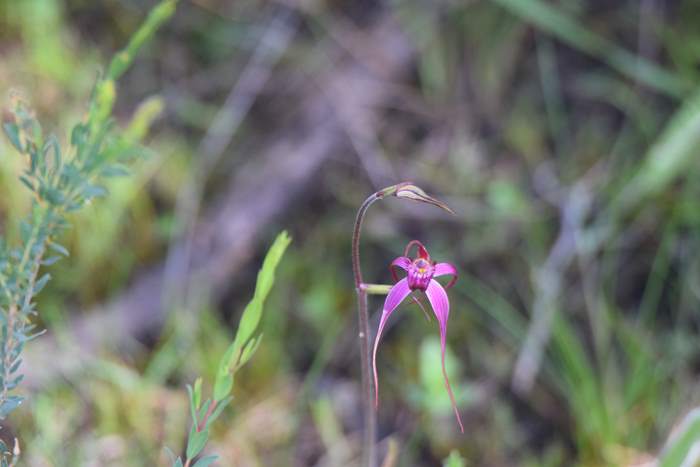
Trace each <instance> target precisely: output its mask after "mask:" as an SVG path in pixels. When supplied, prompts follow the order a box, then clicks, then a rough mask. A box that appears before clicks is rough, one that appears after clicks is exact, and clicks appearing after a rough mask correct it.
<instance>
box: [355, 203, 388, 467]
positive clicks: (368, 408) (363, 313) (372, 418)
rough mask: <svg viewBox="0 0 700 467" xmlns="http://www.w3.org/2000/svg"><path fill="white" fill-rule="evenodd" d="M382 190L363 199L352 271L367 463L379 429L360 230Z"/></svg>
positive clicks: (372, 461)
mask: <svg viewBox="0 0 700 467" xmlns="http://www.w3.org/2000/svg"><path fill="white" fill-rule="evenodd" d="M381 193H382V192H381V191H380V192H377V193H374V194H373V195H371V196H370V197H369V198H367V199H366V200H365V202H364V203H362V206H360V209H359V210H358V211H357V217H356V218H355V228H354V229H353V233H352V271H353V276H354V278H355V291H356V292H357V317H358V321H359V333H358V337H359V339H360V364H361V368H362V411H363V415H364V425H365V431H364V439H363V450H362V457H363V465H365V466H367V467H375V466H376V465H377V459H376V452H375V446H374V441H375V438H376V431H377V414H376V412H375V410H374V406H373V405H372V383H371V380H370V377H369V313H368V312H367V289H366V287H365V285H366V284H365V283H364V282H363V281H362V271H361V269H360V231H361V229H362V221H363V220H364V217H365V213H366V212H367V209H368V208H369V207H370V206H371V205H372V203H374V202H375V201H377V200H378V199H381V198H383V197H384V196H383V194H381Z"/></svg>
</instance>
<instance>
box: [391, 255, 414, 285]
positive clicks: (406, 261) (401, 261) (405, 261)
mask: <svg viewBox="0 0 700 467" xmlns="http://www.w3.org/2000/svg"><path fill="white" fill-rule="evenodd" d="M410 265H411V259H410V258H407V257H405V256H399V257H398V258H396V259H395V260H394V261H392V262H391V264H390V265H389V269H390V270H391V275H392V277H393V278H394V280H395V281H398V280H399V277H398V276H397V275H396V270H395V269H394V268H397V267H398V268H401V269H403V270H404V271H407V270H408V267H409V266H410Z"/></svg>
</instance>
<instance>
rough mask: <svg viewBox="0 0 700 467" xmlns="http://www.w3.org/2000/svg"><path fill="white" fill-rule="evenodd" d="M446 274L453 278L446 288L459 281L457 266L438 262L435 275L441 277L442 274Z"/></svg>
mask: <svg viewBox="0 0 700 467" xmlns="http://www.w3.org/2000/svg"><path fill="white" fill-rule="evenodd" d="M446 275H451V276H453V277H452V280H451V281H450V282H449V283H448V284H447V285H446V286H445V288H446V289H449V288H450V287H452V286H453V285H454V284H455V282H457V268H455V267H454V266H453V265H451V264H450V263H438V264H436V265H435V272H434V273H433V277H440V276H446Z"/></svg>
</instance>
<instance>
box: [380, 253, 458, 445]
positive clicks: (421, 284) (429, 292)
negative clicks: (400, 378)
mask: <svg viewBox="0 0 700 467" xmlns="http://www.w3.org/2000/svg"><path fill="white" fill-rule="evenodd" d="M414 245H416V246H417V247H418V257H417V258H415V259H413V260H412V259H410V258H409V257H408V253H409V251H410V249H411V247H413V246H414ZM390 268H391V274H392V276H393V277H394V280H396V281H398V282H396V284H394V286H393V287H392V288H391V290H389V294H388V295H387V297H386V300H385V302H384V310H383V311H382V317H381V320H380V321H379V329H378V330H377V337H376V338H375V339H374V351H373V352H372V368H373V370H374V387H375V391H374V394H375V400H374V403H375V406H377V405H379V384H378V378H377V347H378V346H379V340H380V339H381V337H382V331H383V330H384V326H385V325H386V322H387V321H388V319H389V316H391V313H393V312H394V310H395V309H396V308H397V307H398V306H399V304H400V303H401V302H403V301H404V299H405V298H406V297H408V296H409V295H410V294H411V292H414V291H417V290H420V291H423V292H424V293H425V295H426V296H427V297H428V301H429V302H430V305H431V306H432V308H433V313H435V317H436V318H437V321H438V324H439V326H440V348H441V351H442V375H443V377H444V378H445V387H446V388H447V393H448V394H449V395H450V401H451V402H452V408H453V409H454V412H455V415H456V417H457V423H459V428H460V429H461V430H462V433H464V425H462V419H461V418H460V416H459V411H458V410H457V404H456V403H455V398H454V395H453V394H452V388H451V387H450V381H449V379H448V378H447V371H446V370H445V338H446V334H447V318H448V316H449V314H450V301H449V300H448V298H447V292H445V289H448V288H450V287H452V285H454V283H455V282H456V281H457V270H456V269H455V267H454V266H453V265H451V264H450V263H437V264H435V262H434V261H431V259H430V255H429V254H428V251H427V250H426V249H425V247H424V246H423V244H422V243H421V242H419V241H418V240H413V241H411V242H409V244H408V245H407V246H406V250H405V251H404V256H399V257H398V258H396V259H395V260H394V261H392V262H391V266H390ZM395 268H401V269H403V270H404V271H406V273H407V274H406V277H404V278H403V279H401V280H398V277H397V275H396V270H395ZM445 275H451V276H452V280H450V282H449V283H448V284H447V285H446V286H445V287H444V288H443V286H442V285H440V283H439V282H438V281H436V280H435V279H434V278H435V277H440V276H445ZM411 298H412V299H413V300H414V301H416V302H417V303H418V304H419V305H421V304H420V301H419V299H418V298H417V297H415V296H412V297H411ZM421 308H422V305H421Z"/></svg>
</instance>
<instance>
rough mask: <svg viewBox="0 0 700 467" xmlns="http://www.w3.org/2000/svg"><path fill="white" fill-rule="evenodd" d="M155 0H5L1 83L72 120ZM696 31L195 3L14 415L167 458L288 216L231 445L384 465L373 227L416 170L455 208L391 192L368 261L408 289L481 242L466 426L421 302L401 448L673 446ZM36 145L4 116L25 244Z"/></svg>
mask: <svg viewBox="0 0 700 467" xmlns="http://www.w3.org/2000/svg"><path fill="white" fill-rule="evenodd" d="M153 3H154V2H142V1H136V0H109V1H93V2H90V1H85V0H0V90H2V91H3V94H4V95H5V96H4V97H3V98H4V99H6V100H7V99H9V93H10V90H14V92H19V93H20V94H21V95H23V96H24V97H25V98H26V99H27V100H28V101H30V102H31V104H32V106H33V108H34V109H35V112H36V114H37V116H38V117H39V119H40V120H41V121H42V122H43V124H44V126H45V127H46V128H48V129H49V130H53V131H55V132H56V133H57V134H58V135H59V138H60V139H61V140H62V141H65V140H67V138H68V135H67V134H66V132H67V129H68V128H70V127H71V126H72V125H74V124H75V123H76V122H77V121H79V120H80V119H81V118H82V117H83V116H84V114H85V112H86V108H85V103H86V102H87V99H88V97H89V95H90V92H91V90H92V87H93V86H94V83H95V81H96V79H97V77H98V76H99V74H100V73H101V70H102V69H103V68H102V67H103V66H104V64H106V63H108V61H109V58H110V57H111V56H112V54H113V53H114V52H115V51H116V50H118V49H119V48H120V47H121V46H123V44H125V43H126V42H127V40H128V38H129V37H130V35H131V34H132V33H133V32H134V31H135V30H136V28H137V27H138V25H139V24H140V22H141V21H142V19H143V17H144V16H145V14H146V13H147V12H148V10H149V8H150V7H152V6H153ZM698 25H700V4H698V2H695V1H693V0H677V1H671V0H640V1H617V0H615V1H593V0H591V1H583V0H557V1H544V0H465V1H452V0H440V1H426V0H387V1H384V2H374V1H369V0H361V1H346V0H338V1H331V0H328V1H320V0H319V1H311V0H308V1H304V0H298V1H294V0H289V1H284V2H264V1H259V0H243V1H237V2H234V1H230V0H181V2H180V4H179V6H178V11H177V13H176V14H175V16H174V17H173V18H172V20H171V21H170V22H169V23H168V24H166V25H165V26H164V28H163V29H162V30H161V31H160V32H159V33H158V34H157V35H156V37H155V38H154V39H153V41H152V42H151V43H150V44H149V45H148V46H147V47H146V49H145V50H144V51H143V53H141V55H140V56H139V57H138V59H137V61H136V63H135V64H134V66H133V67H132V68H131V70H130V71H128V72H127V74H126V75H125V76H124V77H123V78H122V79H121V80H120V82H119V88H118V96H119V97H118V102H117V108H116V115H117V118H118V119H119V120H122V122H123V123H125V122H128V121H129V119H130V116H131V115H132V113H133V110H134V108H135V107H136V106H137V105H138V103H139V102H141V101H142V100H144V99H146V98H148V97H151V96H154V95H155V96H159V98H160V99H162V102H163V103H164V109H165V110H164V113H163V115H162V117H161V118H160V120H158V122H157V124H156V125H155V127H154V129H153V131H152V133H151V136H150V137H149V141H148V147H149V148H150V155H149V157H147V158H146V159H145V160H144V161H142V162H141V163H139V165H138V166H137V167H136V168H135V169H134V172H135V176H133V177H129V178H124V179H116V180H115V181H113V182H110V184H109V186H108V188H109V192H110V196H109V197H107V198H106V199H104V200H101V201H99V202H96V203H94V206H92V207H91V208H89V209H86V210H84V211H83V212H81V213H80V214H79V215H76V216H75V217H74V218H72V219H71V221H72V224H73V228H72V229H71V230H70V231H69V232H68V233H67V234H66V236H65V238H64V239H63V241H62V242H61V243H63V244H64V245H66V246H67V247H68V248H69V249H70V251H71V256H70V258H68V259H67V260H64V261H62V262H60V263H58V264H57V265H56V266H53V270H52V276H53V277H54V279H53V280H52V281H51V282H50V283H49V285H48V286H47V288H46V289H45V290H44V291H43V292H42V294H41V296H40V297H39V309H40V310H41V314H40V318H39V319H40V323H41V325H42V326H44V327H46V328H47V329H48V333H47V334H46V335H45V336H42V337H41V338H39V339H38V340H36V341H34V342H32V344H31V345H30V346H29V348H28V349H27V351H26V353H27V358H26V364H25V373H26V374H27V381H26V384H25V385H24V388H23V390H24V391H25V392H26V393H27V395H28V396H29V399H28V401H27V402H26V404H25V405H23V406H22V407H21V408H20V409H19V410H17V411H15V412H14V413H13V415H12V416H11V418H10V419H9V421H8V423H7V424H6V426H5V427H3V434H2V437H3V439H6V440H10V439H12V437H14V436H17V437H18V438H19V439H20V440H21V441H22V450H23V458H24V461H25V462H26V463H27V465H33V466H66V465H86V466H88V465H89V466H103V465H115V466H116V465H144V466H145V465H165V463H166V462H167V457H166V456H165V454H164V453H163V450H162V447H163V446H164V445H167V446H170V447H172V448H174V450H176V451H177V450H178V449H181V448H182V446H183V445H184V442H185V438H186V435H187V430H188V426H187V423H188V421H187V417H188V408H187V393H186V391H185V390H184V387H185V384H187V383H191V382H192V381H193V380H194V378H195V377H196V376H198V375H200V374H201V375H203V376H204V380H205V382H212V381H213V380H214V374H215V372H216V368H217V364H218V361H219V358H220V356H221V355H222V354H223V352H224V351H225V349H226V347H227V345H228V343H229V342H230V340H231V338H232V335H233V333H234V331H235V323H237V322H238V319H239V316H240V313H241V311H242V308H243V306H244V305H245V303H246V302H247V301H248V300H249V299H250V297H251V294H252V291H253V285H254V282H255V275H256V273H257V270H258V267H259V263H260V261H261V258H262V255H263V254H264V252H265V250H266V248H267V246H268V245H269V244H270V242H271V240H272V239H273V238H274V235H275V234H276V233H277V232H278V231H280V230H281V229H282V228H286V229H288V230H289V231H290V234H291V235H292V237H293V239H294V242H293V244H292V246H291V247H290V249H289V251H288V253H287V254H286V256H285V258H284V260H283V261H282V264H281V266H280V270H279V271H278V275H277V281H276V284H275V287H274V289H273V291H272V294H271V296H270V298H269V300H268V303H267V306H266V312H265V316H264V321H263V323H262V329H263V332H264V338H263V341H262V344H261V346H260V348H259V350H258V352H257V353H256V355H255V356H254V358H253V360H252V362H251V364H249V365H248V366H247V367H246V368H244V369H243V370H241V372H240V374H239V376H238V379H237V383H236V388H235V391H234V395H235V399H234V401H233V402H232V404H231V407H229V408H228V409H227V410H226V412H225V413H224V414H223V415H222V417H221V419H220V420H219V421H218V423H217V424H216V425H215V427H214V432H212V441H211V443H210V445H209V446H208V450H210V451H212V452H216V453H218V454H220V455H221V460H220V461H219V462H220V465H236V466H262V465H265V466H268V465H297V466H307V465H309V466H310V465H319V466H337V465H356V463H357V460H358V454H359V451H358V450H359V441H360V439H361V435H360V430H361V426H362V423H361V418H360V410H359V408H360V406H361V401H360V400H359V399H358V397H359V395H360V389H359V365H358V356H357V350H356V338H355V336H356V326H357V323H356V316H355V311H354V291H353V286H352V273H351V268H350V235H351V228H352V223H353V220H354V216H355V211H356V209H357V207H358V206H359V205H360V203H361V202H362V201H363V200H364V198H365V197H366V196H367V195H368V194H370V193H371V192H373V191H375V190H376V189H378V188H381V187H383V186H386V185H390V184H393V183H396V182H398V181H401V180H414V181H415V182H416V183H418V184H419V185H420V186H421V187H423V188H425V189H426V191H429V192H430V193H431V194H434V195H436V196H437V197H439V198H441V199H443V200H445V201H446V202H448V204H450V206H451V207H452V208H453V209H454V210H455V211H456V213H457V215H456V216H453V217H448V216H445V215H443V214H442V213H441V212H439V211H438V210H434V209H432V208H430V207H423V206H415V205H414V204H413V203H402V202H400V201H397V200H387V201H385V202H383V203H381V204H380V205H378V207H375V208H373V209H372V210H371V211H370V214H369V217H368V219H367V224H366V230H365V234H364V237H363V246H362V248H363V250H362V255H363V268H364V274H365V277H366V278H367V279H368V280H370V281H372V282H380V283H381V282H383V283H386V282H388V281H389V280H390V275H389V272H388V269H387V265H388V264H389V262H390V261H391V259H393V258H394V257H395V256H398V255H400V253H401V252H402V250H403V247H404V245H405V244H406V242H407V241H408V240H410V239H413V238H417V239H420V240H421V241H423V242H424V243H425V244H426V245H427V246H428V248H429V249H430V252H431V254H432V256H433V257H434V258H435V259H437V260H438V261H450V262H453V263H454V264H455V265H456V266H457V268H458V270H459V271H460V274H461V275H460V280H459V281H458V282H457V285H456V287H455V289H453V292H451V301H452V316H451V320H450V326H449V331H448V343H449V355H448V356H449V362H448V365H449V366H450V369H451V372H452V373H453V376H452V384H453V387H454V388H455V390H456V393H457V398H458V402H459V406H460V410H461V413H462V414H463V418H464V421H465V428H466V432H467V433H466V434H465V435H460V434H459V431H458V429H457V427H456V425H455V423H454V420H453V415H452V413H451V410H450V404H449V399H448V398H447V394H446V393H445V391H444V388H443V386H442V384H443V383H442V375H441V373H440V367H439V341H438V339H437V327H436V325H435V322H434V321H432V322H431V323H430V324H426V322H425V320H424V318H423V317H422V313H420V311H419V310H418V308H417V307H415V306H412V305H403V306H402V309H401V310H400V311H399V312H398V313H397V314H396V317H395V318H394V319H393V320H392V322H391V323H390V329H388V331H387V333H386V334H385V338H384V342H383V344H382V345H383V349H382V352H381V353H380V356H379V361H378V365H379V366H380V377H381V379H382V382H381V384H382V389H383V393H382V403H381V406H380V409H379V435H380V438H381V440H380V447H379V450H380V453H382V454H383V453H385V452H386V451H387V450H388V449H389V447H388V446H390V445H393V444H392V443H396V444H395V445H396V446H397V447H398V451H397V452H398V461H397V464H396V465H401V466H412V465H421V466H422V465H441V464H442V462H443V460H444V459H446V458H448V456H450V457H449V459H450V460H449V465H454V466H458V465H480V466H481V465H483V466H505V465H525V466H527V465H532V466H534V465H543V466H558V465H572V464H578V465H640V464H643V463H644V462H653V461H654V459H656V458H657V456H659V455H660V453H663V452H666V453H667V451H668V450H667V451H663V448H664V445H665V443H666V440H667V439H668V437H669V433H671V431H672V430H673V428H674V427H677V426H678V425H679V424H680V423H681V420H683V418H684V417H685V416H686V414H688V413H691V410H692V409H693V408H694V407H695V406H697V405H698V404H699V403H700V400H699V399H700V396H698V394H699V393H698V390H697V389H698V384H699V383H698V376H699V370H700V353H699V352H698V349H699V348H700V347H699V346H698V333H699V331H700V315H698V305H699V304H700V262H699V261H698V257H699V256H698V254H699V253H700V237H699V235H698V233H699V232H700V210H698V208H697V200H698V199H699V198H700V165H699V164H697V158H696V155H697V152H698V149H697V146H698V142H699V141H700V88H698V87H697V86H698V83H700V81H699V79H698V78H699V77H700V68H699V67H698V65H699V64H700V28H698ZM15 156H16V155H15V154H14V152H13V150H12V149H11V147H10V145H9V143H8V142H7V141H6V140H4V139H0V157H1V159H0V160H1V161H2V163H0V180H1V181H0V219H1V220H0V229H1V230H2V232H3V235H5V236H7V237H8V238H10V239H12V238H16V237H17V235H18V234H17V225H18V221H19V218H20V217H21V216H22V215H23V213H24V212H26V210H27V207H28V204H29V195H28V193H26V190H22V189H20V184H19V182H18V181H17V174H18V172H19V170H20V169H19V160H18V159H17V157H15ZM406 204H409V206H406ZM380 306H381V300H380V299H378V298H375V299H373V300H372V301H371V302H370V307H372V309H374V310H376V308H377V307H380ZM399 316H400V317H401V318H404V319H398V317H399ZM377 319H378V316H377V315H376V314H375V315H374V316H373V322H372V328H373V329H376V323H377ZM390 440H393V441H392V442H390ZM450 453H452V454H451V455H450ZM458 453H459V454H458ZM662 460H663V461H664V462H671V463H666V464H664V465H677V464H673V463H672V462H673V461H672V460H671V461H668V459H666V460H664V459H663V458H662ZM689 465H690V464H689Z"/></svg>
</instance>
